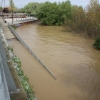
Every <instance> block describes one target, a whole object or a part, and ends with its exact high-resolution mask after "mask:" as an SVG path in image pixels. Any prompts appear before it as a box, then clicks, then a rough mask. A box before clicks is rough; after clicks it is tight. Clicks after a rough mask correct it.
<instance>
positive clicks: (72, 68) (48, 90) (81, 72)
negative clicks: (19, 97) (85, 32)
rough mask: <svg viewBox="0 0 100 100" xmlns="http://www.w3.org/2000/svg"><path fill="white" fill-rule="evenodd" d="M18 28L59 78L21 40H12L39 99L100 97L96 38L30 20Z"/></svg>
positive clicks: (92, 99) (99, 55)
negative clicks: (94, 44)
mask: <svg viewBox="0 0 100 100" xmlns="http://www.w3.org/2000/svg"><path fill="white" fill-rule="evenodd" d="M16 32H17V33H18V34H19V35H20V37H21V38H22V39H23V40H24V41H25V42H26V43H27V44H28V45H29V47H30V48H31V49H32V50H33V52H34V53H35V54H36V55H37V56H38V58H39V59H40V60H41V61H42V62H43V63H44V65H45V66H46V67H47V68H48V69H49V70H50V71H51V72H52V73H53V74H54V75H55V77H57V80H55V79H54V78H53V77H52V76H51V75H50V74H49V73H48V72H47V71H46V70H45V69H44V68H43V67H42V66H41V65H40V64H39V63H38V61H36V60H35V59H34V57H32V55H31V54H30V53H29V52H28V51H27V50H26V49H25V48H24V47H23V46H22V45H21V44H20V43H19V42H18V41H17V40H12V41H10V42H9V43H10V45H12V46H13V47H14V51H15V54H16V55H17V56H18V57H19V58H20V59H21V61H22V69H23V70H24V72H25V74H26V75H27V76H28V77H29V79H30V83H31V84H32V85H34V88H33V89H34V90H35V91H36V97H37V100H100V51H98V50H95V49H94V48H93V47H92V45H93V42H94V41H93V40H91V39H88V38H84V37H80V36H79V35H78V34H75V33H71V32H66V31H65V29H64V28H62V27H60V26H43V25H40V24H36V23H34V24H28V25H24V26H21V27H19V28H17V30H16Z"/></svg>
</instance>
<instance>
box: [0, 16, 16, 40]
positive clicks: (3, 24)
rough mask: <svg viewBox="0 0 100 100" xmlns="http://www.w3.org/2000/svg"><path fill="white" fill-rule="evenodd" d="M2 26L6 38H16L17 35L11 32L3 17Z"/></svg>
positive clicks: (0, 23)
mask: <svg viewBox="0 0 100 100" xmlns="http://www.w3.org/2000/svg"><path fill="white" fill-rule="evenodd" d="M0 26H1V28H2V30H3V31H4V34H5V37H6V39H12V38H15V36H14V35H13V34H12V33H11V31H10V29H9V28H8V25H7V24H6V23H4V21H3V19H2V18H1V17H0Z"/></svg>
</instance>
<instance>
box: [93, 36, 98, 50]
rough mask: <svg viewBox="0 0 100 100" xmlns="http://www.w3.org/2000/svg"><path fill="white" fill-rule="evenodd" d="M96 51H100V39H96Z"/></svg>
mask: <svg viewBox="0 0 100 100" xmlns="http://www.w3.org/2000/svg"><path fill="white" fill-rule="evenodd" d="M93 46H94V47H95V48H96V49H98V50H100V37H97V38H96V39H95V43H94V45H93Z"/></svg>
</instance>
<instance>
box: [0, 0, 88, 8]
mask: <svg viewBox="0 0 100 100" xmlns="http://www.w3.org/2000/svg"><path fill="white" fill-rule="evenodd" d="M0 1H2V0H0ZM13 1H14V3H15V5H16V6H17V7H20V8H21V7H23V6H24V5H26V4H27V3H29V2H45V1H50V2H55V1H56V2H62V1H65V0H13ZM70 1H71V4H73V5H81V6H83V7H85V6H86V5H87V4H88V3H89V0H70ZM5 5H9V0H5Z"/></svg>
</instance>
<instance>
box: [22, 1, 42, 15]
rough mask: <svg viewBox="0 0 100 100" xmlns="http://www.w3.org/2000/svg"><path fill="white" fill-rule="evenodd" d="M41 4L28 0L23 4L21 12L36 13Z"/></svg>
mask: <svg viewBox="0 0 100 100" xmlns="http://www.w3.org/2000/svg"><path fill="white" fill-rule="evenodd" d="M41 6H42V3H37V2H30V3H28V4H27V5H25V6H24V7H23V8H22V10H21V12H23V13H28V14H32V15H36V11H37V10H38V9H39V8H40V7H41Z"/></svg>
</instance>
